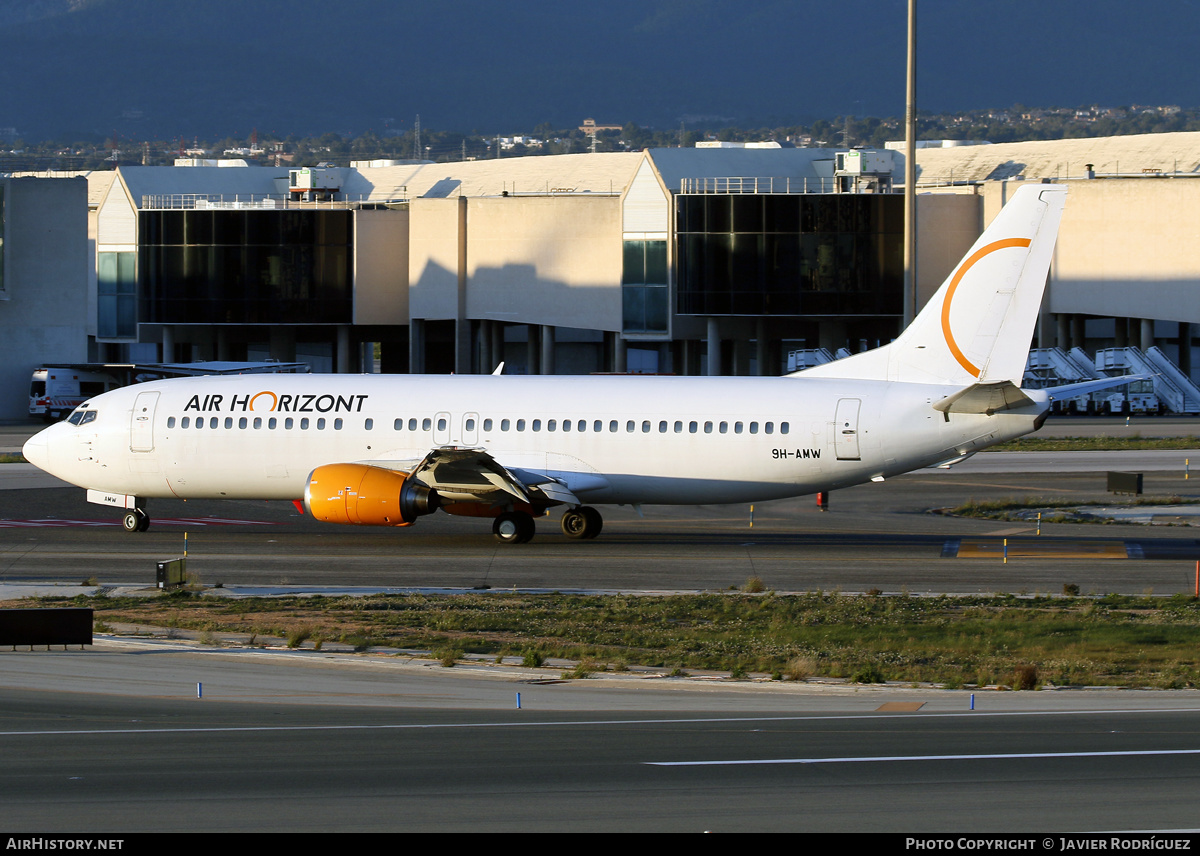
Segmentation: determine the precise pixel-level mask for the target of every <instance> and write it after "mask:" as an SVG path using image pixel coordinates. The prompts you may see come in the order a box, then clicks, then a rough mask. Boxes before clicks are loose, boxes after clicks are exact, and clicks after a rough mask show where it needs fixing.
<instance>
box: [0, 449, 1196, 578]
mask: <svg viewBox="0 0 1200 856" xmlns="http://www.w3.org/2000/svg"><path fill="white" fill-rule="evenodd" d="M1109 454H1110V455H1112V466H1113V468H1117V469H1128V468H1129V466H1128V464H1129V463H1130V460H1129V458H1130V455H1125V454H1117V453H1109ZM1138 454H1144V453H1138ZM1168 454H1170V455H1171V456H1172V458H1173V459H1174V458H1175V457H1178V453H1168ZM1197 456H1198V459H1200V453H1197ZM982 457H984V456H983V455H980V456H977V458H982ZM1006 457H1008V456H1007V455H1004V454H1002V453H993V454H992V455H991V456H989V458H990V459H989V460H987V461H985V463H987V464H988V466H995V464H996V463H1002V459H1003V458H1006ZM973 462H974V459H973V460H972V461H968V462H967V464H966V466H967V467H969V466H970V465H971V464H972V463H973ZM14 468H18V469H19V468H20V465H5V466H0V485H2V484H4V483H5V482H6V481H9V480H10V479H12V480H15V481H16V482H18V483H19V482H21V477H20V475H19V474H18V473H16V472H15V471H14ZM1001 469H1003V467H1001ZM10 472H11V473H12V474H11V475H9V473H10ZM1105 484H1106V480H1105V475H1104V473H1103V472H1096V471H1094V470H1093V469H1089V468H1084V470H1083V471H1080V472H1065V473H1064V472H1050V473H1031V472H1019V471H1017V472H1013V471H1008V472H984V473H972V472H963V471H960V470H958V468H956V469H955V470H953V471H949V472H947V471H940V470H937V471H930V470H926V471H920V472H917V473H912V474H909V475H906V476H902V477H899V478H896V479H889V480H888V481H887V482H884V483H882V484H868V485H861V486H859V487H855V488H851V489H848V490H843V491H837V492H835V493H834V494H833V495H832V497H831V502H830V510H829V511H827V512H821V511H819V510H818V509H817V508H816V506H815V503H814V502H813V500H812V498H811V497H807V498H801V499H796V500H786V501H779V502H771V503H760V504H757V505H755V506H754V508H753V518H751V508H750V506H744V505H743V506H703V507H646V508H644V509H643V510H642V516H639V514H638V512H637V511H635V510H634V509H631V508H611V509H610V508H606V509H604V514H605V528H604V531H603V532H602V533H601V535H600V537H599V538H597V539H596V540H594V541H585V542H578V541H573V540H571V539H568V538H566V537H565V536H563V535H562V534H561V532H559V530H558V520H557V517H556V516H555V517H550V518H544V519H542V520H539V521H538V524H539V526H538V535H537V537H535V539H534V540H533V541H532V542H531V543H529V544H526V545H500V544H498V543H497V542H496V541H495V540H494V539H493V538H492V536H491V533H490V526H489V522H488V521H486V520H474V519H464V518H452V517H448V516H446V515H444V514H435V515H431V516H429V517H427V518H422V519H421V520H420V521H418V523H417V525H415V526H413V527H409V528H405V529H399V530H381V529H376V528H371V527H364V528H357V527H354V528H352V527H338V526H332V525H328V524H321V523H317V522H314V521H312V520H311V519H309V518H305V517H302V516H300V515H299V514H298V513H297V512H296V510H295V508H294V507H293V506H292V505H291V504H290V503H278V502H276V503H265V502H250V501H223V502H221V501H193V502H182V501H168V500H162V501H156V502H154V503H153V504H152V505H151V506H150V508H149V510H150V514H151V516H152V518H153V520H154V522H153V524H152V526H151V529H150V531H149V532H145V533H137V534H129V533H126V532H125V531H124V530H123V529H121V528H120V526H119V518H118V517H117V516H116V515H115V514H113V512H112V510H111V509H106V508H103V507H100V506H95V505H90V504H88V503H87V502H86V501H85V500H84V497H83V491H82V490H80V489H78V488H71V487H56V488H55V487H23V488H17V489H11V490H0V584H3V583H18V582H24V583H41V584H60V585H65V584H77V583H79V582H81V581H83V580H89V579H94V580H95V581H96V582H98V583H100V584H105V585H117V584H136V583H151V582H153V579H154V574H155V570H156V564H157V562H159V561H162V560H165V559H170V558H174V557H177V556H180V555H182V554H183V551H184V548H185V534H186V538H187V542H186V548H187V555H188V563H189V571H190V572H192V573H193V574H195V575H197V576H198V578H199V580H200V581H201V582H202V583H204V584H207V585H215V584H218V583H220V584H222V585H224V586H293V587H316V586H388V587H405V588H420V587H432V588H472V587H480V586H487V587H492V588H506V589H511V588H513V587H516V588H520V589H571V590H575V589H601V590H610V589H621V590H684V591H692V590H713V589H727V588H729V587H730V586H741V585H743V584H744V583H745V582H746V580H747V579H748V578H749V577H750V576H757V577H759V578H760V579H762V581H763V582H764V583H765V585H766V586H767V587H768V588H770V589H775V590H777V591H812V590H816V589H821V590H831V589H837V588H840V589H842V590H845V591H864V590H868V589H876V588H877V589H880V590H882V591H885V592H900V591H909V592H912V593H925V592H951V593H966V592H992V591H1006V592H1043V593H1057V592H1061V591H1062V587H1063V585H1064V584H1074V585H1078V586H1080V589H1081V591H1083V592H1084V593H1088V592H1093V593H1105V592H1122V593H1135V594H1142V593H1146V592H1148V591H1149V592H1153V593H1158V594H1172V593H1176V592H1190V591H1192V590H1193V588H1194V586H1195V563H1196V561H1197V560H1198V559H1200V530H1197V529H1196V528H1195V527H1192V526H1184V525H1177V526H1147V525H1138V524H1115V525H1103V526H1102V525H1081V524H1064V523H1049V522H1045V523H1043V525H1042V527H1041V532H1042V534H1041V535H1040V536H1037V535H1035V532H1036V531H1037V527H1036V523H1035V522H1032V521H1030V522H1004V521H997V520H989V519H970V518H960V517H953V516H947V515H945V514H940V513H935V512H936V511H937V510H938V509H946V508H953V507H956V506H958V505H961V504H963V503H966V502H968V501H971V500H989V499H997V498H1009V497H1039V498H1045V499H1062V498H1069V499H1072V500H1078V501H1081V502H1082V501H1089V500H1095V501H1102V502H1112V499H1113V498H1112V496H1111V495H1110V494H1108V493H1106V491H1105ZM1144 487H1145V493H1146V495H1147V496H1154V497H1169V496H1172V495H1181V496H1183V497H1185V498H1187V497H1192V498H1200V482H1197V481H1195V480H1191V479H1188V480H1185V479H1184V478H1183V473H1182V470H1181V469H1179V468H1175V469H1174V470H1172V469H1167V470H1149V469H1147V471H1146V472H1145V478H1144ZM751 522H753V526H751ZM980 538H982V539H990V543H991V544H993V545H994V546H995V547H996V548H997V549H995V550H992V551H990V552H989V551H988V550H987V549H984V550H983V551H982V553H981V552H980V551H978V550H976V551H974V552H972V551H969V550H968V551H959V550H958V545H959V543H960V542H961V540H962V539H980ZM1006 538H1007V539H1008V541H1009V544H1010V545H1011V546H1012V547H1013V548H1014V550H1012V551H1011V552H1012V553H1013V556H1012V558H1011V559H1010V561H1008V562H1007V563H1005V562H1004V561H1003V556H1002V551H1001V550H1000V549H999V548H1000V545H1001V544H1002V543H1003V541H1004V539H1006ZM1031 543H1032V544H1036V545H1041V546H1042V547H1043V548H1046V549H1045V550H1043V552H1045V553H1046V555H1034V554H1036V553H1037V552H1038V551H1037V550H1030V549H1024V550H1023V552H1022V553H1021V558H1017V553H1018V552H1020V551H1017V550H1016V549H1015V548H1016V547H1017V546H1019V545H1025V546H1026V547H1028V545H1029V544H1031ZM1052 545H1057V546H1053V547H1052ZM1097 545H1100V546H1101V547H1103V548H1104V549H1098V548H1097ZM1051 547H1052V548H1051ZM1101 554H1103V555H1105V556H1108V555H1118V556H1122V558H1102V557H1100V556H1101ZM968 555H969V556H982V557H981V558H966V557H965V556H968Z"/></svg>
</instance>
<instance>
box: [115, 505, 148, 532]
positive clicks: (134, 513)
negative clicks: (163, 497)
mask: <svg viewBox="0 0 1200 856" xmlns="http://www.w3.org/2000/svg"><path fill="white" fill-rule="evenodd" d="M121 525H122V526H123V527H124V528H125V531H126V532H145V531H146V530H147V529H149V528H150V515H149V514H147V513H146V511H145V509H142V508H131V509H129V511H126V512H125V516H124V517H123V518H121Z"/></svg>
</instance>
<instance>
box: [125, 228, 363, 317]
mask: <svg viewBox="0 0 1200 856" xmlns="http://www.w3.org/2000/svg"><path fill="white" fill-rule="evenodd" d="M352 216H353V212H351V211H346V210H328V209H326V210H302V211H294V210H285V211H244V210H232V211H231V210H206V209H185V210H168V211H143V212H141V213H140V214H139V215H138V229H139V241H138V243H139V261H140V265H139V272H138V275H139V279H140V282H141V294H142V318H141V320H142V321H144V322H150V323H162V324H198V323H199V324H203V323H209V324H280V323H289V324H348V323H350V321H351V318H352V301H353V292H352V284H353V254H352V252H351V247H352V244H353V228H354V226H353V219H352Z"/></svg>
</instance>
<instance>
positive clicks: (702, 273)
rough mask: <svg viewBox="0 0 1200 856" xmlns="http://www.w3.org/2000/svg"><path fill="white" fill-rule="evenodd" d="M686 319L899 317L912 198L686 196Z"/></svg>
mask: <svg viewBox="0 0 1200 856" xmlns="http://www.w3.org/2000/svg"><path fill="white" fill-rule="evenodd" d="M675 206H676V207H675V231H676V259H677V262H676V267H677V273H678V278H677V288H676V292H677V301H678V303H677V307H676V310H677V311H678V312H679V313H680V314H682V315H806V316H812V315H899V314H901V312H902V302H903V292H904V197H903V196H900V195H898V194H897V195H892V194H849V193H846V194H811V195H805V194H740V193H730V194H680V195H678V196H676V197H675Z"/></svg>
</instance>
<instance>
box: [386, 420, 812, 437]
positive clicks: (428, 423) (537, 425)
mask: <svg viewBox="0 0 1200 856" xmlns="http://www.w3.org/2000/svg"><path fill="white" fill-rule="evenodd" d="M368 421H369V420H368ZM418 425H419V427H420V430H421V431H429V430H430V429H431V428H432V427H433V420H431V419H429V418H428V417H426V418H425V419H422V420H420V421H419V422H418V420H417V419H413V418H410V419H409V420H408V421H407V423H406V422H405V420H404V418H403V417H401V418H399V419H396V420H395V421H394V422H393V423H392V428H393V429H394V430H396V431H404V430H406V429H407V430H408V431H416V430H418ZM476 425H477V422H476V420H475V419H474V418H473V417H468V418H467V419H466V421H465V422H464V424H463V428H464V429H465V430H466V431H475V430H476ZM447 427H448V425H447V420H446V418H445V417H438V420H437V430H438V431H445V430H446V429H447ZM495 427H496V425H495V421H494V420H492V419H484V420H483V430H484V431H485V432H488V433H491V432H492V431H493V430H494V429H495ZM606 427H607V432H608V433H609V434H618V433H621V431H622V430H624V432H625V433H627V434H636V433H639V432H640V433H642V434H650V433H653V432H654V431H655V430H657V432H658V433H659V434H685V433H686V434H699V433H705V434H712V433H714V432H716V433H719V434H729V433H731V432H732V433H734V434H743V433H748V434H758V433H760V432H761V433H763V434H774V433H775V431H776V429H778V431H779V433H780V434H787V433H789V432H790V431H791V425H790V424H789V423H787V422H780V423H779V424H778V425H776V424H775V423H774V422H757V421H755V422H728V421H724V422H714V421H711V420H710V421H706V422H703V423H701V422H699V421H698V420H690V421H687V422H684V421H683V420H680V419H676V420H674V421H669V420H665V419H663V420H659V421H658V422H657V426H656V424H655V422H654V421H653V420H649V419H645V420H641V421H638V420H634V419H629V420H626V421H625V422H624V426H623V427H622V421H621V420H619V419H611V420H609V421H608V423H607V426H606V425H605V422H604V420H602V419H596V420H594V421H591V422H589V421H588V420H587V419H574V420H572V419H563V420H562V421H561V422H560V421H559V420H557V419H501V420H500V432H501V433H507V432H509V431H517V432H524V431H534V432H539V431H548V432H550V431H555V432H557V431H561V432H562V433H564V434H565V433H568V432H574V433H576V434H583V433H586V432H588V431H591V433H593V434H602V433H605V429H606Z"/></svg>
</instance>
